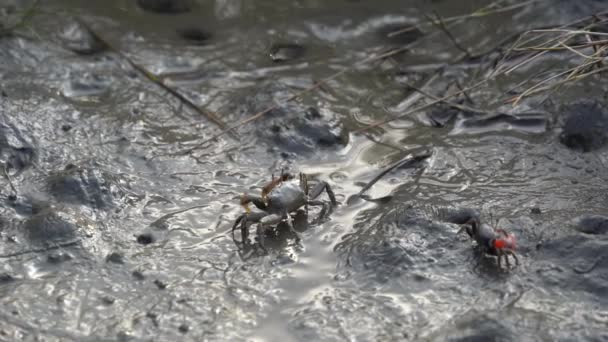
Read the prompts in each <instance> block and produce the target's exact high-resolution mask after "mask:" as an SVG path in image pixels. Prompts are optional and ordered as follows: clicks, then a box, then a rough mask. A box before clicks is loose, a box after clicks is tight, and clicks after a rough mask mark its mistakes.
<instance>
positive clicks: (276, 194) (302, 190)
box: [232, 171, 337, 250]
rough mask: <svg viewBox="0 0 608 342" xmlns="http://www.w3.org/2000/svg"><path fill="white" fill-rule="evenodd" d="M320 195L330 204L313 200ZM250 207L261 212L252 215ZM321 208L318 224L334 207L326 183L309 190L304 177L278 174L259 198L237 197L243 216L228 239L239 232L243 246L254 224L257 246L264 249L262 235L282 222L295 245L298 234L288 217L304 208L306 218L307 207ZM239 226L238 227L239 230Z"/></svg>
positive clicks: (303, 175) (247, 195)
mask: <svg viewBox="0 0 608 342" xmlns="http://www.w3.org/2000/svg"><path fill="white" fill-rule="evenodd" d="M323 191H325V192H327V196H328V197H329V199H330V201H331V203H327V202H325V201H320V200H317V197H319V196H320V195H321V194H322V193H323ZM250 203H253V205H255V206H256V207H257V208H258V209H260V210H261V211H255V212H252V211H251V209H250V208H249V204H250ZM309 205H311V206H321V207H322V209H321V212H320V213H319V216H318V218H317V221H318V220H321V219H322V218H323V217H325V215H326V214H328V213H329V211H331V210H332V208H333V207H334V206H336V205H337V202H336V197H335V195H334V192H333V191H332V190H331V187H330V186H329V184H327V182H324V181H320V182H318V183H317V184H316V185H315V186H314V187H313V188H312V189H309V187H308V179H307V177H306V175H305V174H303V173H300V174H299V177H298V179H296V177H294V176H293V175H292V174H290V173H286V172H284V171H281V175H280V176H279V177H277V178H275V177H274V175H272V180H271V181H270V182H269V183H268V184H266V185H265V186H264V187H263V188H262V194H261V196H259V197H258V196H252V195H249V194H247V193H245V194H243V195H242V196H241V206H243V207H244V208H245V213H243V214H242V215H240V216H239V217H238V218H237V219H236V221H235V222H234V225H233V226H232V239H233V240H234V241H235V243H237V245H238V242H237V240H236V239H235V237H234V231H235V230H236V229H237V227H240V230H241V243H242V244H245V243H247V241H248V240H247V239H248V236H249V226H248V223H257V230H256V235H257V238H258V242H259V245H260V247H261V248H262V249H264V250H265V249H266V248H265V246H264V237H265V235H266V232H267V231H268V230H269V229H271V227H272V226H273V225H275V224H278V223H280V222H281V221H283V220H285V221H286V222H287V226H288V227H289V230H290V231H291V233H293V234H294V236H295V237H296V242H299V241H300V238H299V236H298V234H297V233H296V231H295V229H294V226H293V218H292V213H294V212H296V211H297V210H298V209H300V208H302V207H304V208H305V210H306V213H307V214H308V206H309ZM239 225H240V226H239Z"/></svg>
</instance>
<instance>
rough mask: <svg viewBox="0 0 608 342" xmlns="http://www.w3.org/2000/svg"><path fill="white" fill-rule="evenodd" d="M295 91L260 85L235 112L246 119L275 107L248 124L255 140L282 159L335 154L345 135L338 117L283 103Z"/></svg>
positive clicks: (315, 109)
mask: <svg viewBox="0 0 608 342" xmlns="http://www.w3.org/2000/svg"><path fill="white" fill-rule="evenodd" d="M297 91H298V90H292V91H290V90H289V89H288V88H287V87H285V86H283V85H280V84H277V83H274V84H272V85H265V86H261V87H259V88H258V89H257V90H255V91H253V92H252V93H249V94H247V95H245V105H244V106H242V107H240V108H238V109H236V110H235V111H236V112H237V113H240V114H239V116H241V117H246V115H252V114H254V113H259V112H261V111H264V110H266V109H268V108H271V107H276V108H274V109H272V110H270V111H269V112H268V113H266V114H265V115H264V116H263V117H261V118H260V119H258V120H255V121H254V122H253V123H251V124H250V125H251V126H253V127H254V128H253V133H254V134H253V135H254V136H255V139H256V140H259V141H261V142H263V143H264V144H266V146H267V147H268V150H270V151H276V152H278V153H280V155H281V156H283V157H288V158H290V157H291V158H294V157H304V156H310V155H311V154H313V153H315V152H316V151H318V150H319V149H321V150H325V151H331V150H333V151H335V150H337V149H339V148H342V147H344V146H345V145H346V144H347V143H348V141H349V135H348V131H347V130H346V128H345V127H344V125H343V123H342V122H341V121H340V119H339V117H338V115H337V114H336V113H333V112H330V111H323V112H321V111H319V109H317V107H316V106H307V105H306V104H305V103H301V102H300V101H298V100H293V101H289V102H287V101H286V100H287V99H288V98H289V97H290V96H292V95H293V93H294V92H297Z"/></svg>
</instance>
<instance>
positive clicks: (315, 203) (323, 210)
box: [306, 200, 331, 223]
mask: <svg viewBox="0 0 608 342" xmlns="http://www.w3.org/2000/svg"><path fill="white" fill-rule="evenodd" d="M306 204H307V205H312V206H318V207H323V208H321V212H320V213H319V216H317V218H316V219H315V220H314V222H313V223H317V222H319V221H321V219H323V218H324V217H325V215H326V214H327V213H328V211H329V210H330V208H331V207H330V206H329V205H328V204H327V202H323V201H317V200H313V201H306Z"/></svg>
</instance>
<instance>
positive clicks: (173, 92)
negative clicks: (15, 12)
mask: <svg viewBox="0 0 608 342" xmlns="http://www.w3.org/2000/svg"><path fill="white" fill-rule="evenodd" d="M78 21H80V23H81V24H82V25H83V26H84V27H86V28H87V30H89V31H90V32H91V34H92V35H93V36H94V37H95V38H96V39H98V40H99V41H100V42H102V43H103V44H104V45H105V46H107V47H108V49H110V51H112V52H114V53H115V54H117V55H118V56H120V57H121V58H123V59H124V60H125V61H127V63H129V65H130V66H131V67H132V68H133V69H135V70H137V71H138V72H139V73H141V74H142V75H144V76H145V77H146V78H147V79H148V80H149V81H150V82H152V83H154V84H156V85H157V86H159V87H161V88H162V89H163V90H165V91H167V92H168V93H169V94H171V95H173V96H174V97H175V98H177V99H178V100H179V101H180V103H181V104H185V105H186V107H189V108H190V109H192V110H194V111H195V112H197V113H198V114H199V115H202V116H204V117H206V118H207V119H208V120H210V121H211V122H213V123H215V124H216V125H217V126H218V127H220V128H221V129H223V130H225V129H226V127H227V125H226V124H225V123H224V122H223V121H222V120H221V119H220V118H219V117H217V116H216V115H215V114H214V113H212V112H208V111H204V110H202V109H200V108H199V107H198V106H197V105H195V104H194V103H192V101H190V100H188V99H187V98H186V97H185V96H184V95H182V94H180V93H179V92H178V91H177V90H175V89H173V88H171V87H169V86H168V85H166V84H164V83H163V81H161V80H160V79H159V78H158V77H157V76H156V75H154V74H153V73H151V72H150V71H148V70H147V69H146V68H144V67H143V66H141V65H139V64H137V63H135V62H134V61H133V60H132V59H131V58H129V56H127V55H126V54H125V53H124V52H122V51H121V50H119V49H118V48H116V47H115V46H113V45H112V44H110V42H109V41H108V40H106V39H104V38H103V37H102V36H101V35H100V34H99V33H97V32H96V31H95V30H93V27H92V26H91V25H88V24H87V23H86V21H84V20H83V19H82V18H79V19H78ZM231 136H232V137H233V138H234V139H236V140H238V136H237V135H236V133H234V132H231Z"/></svg>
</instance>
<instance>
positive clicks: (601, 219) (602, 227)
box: [575, 215, 608, 235]
mask: <svg viewBox="0 0 608 342" xmlns="http://www.w3.org/2000/svg"><path fill="white" fill-rule="evenodd" d="M575 227H576V230H578V231H579V232H581V233H586V234H593V235H605V234H608V217H606V216H602V215H583V216H581V217H578V218H577V219H576V220H575Z"/></svg>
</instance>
